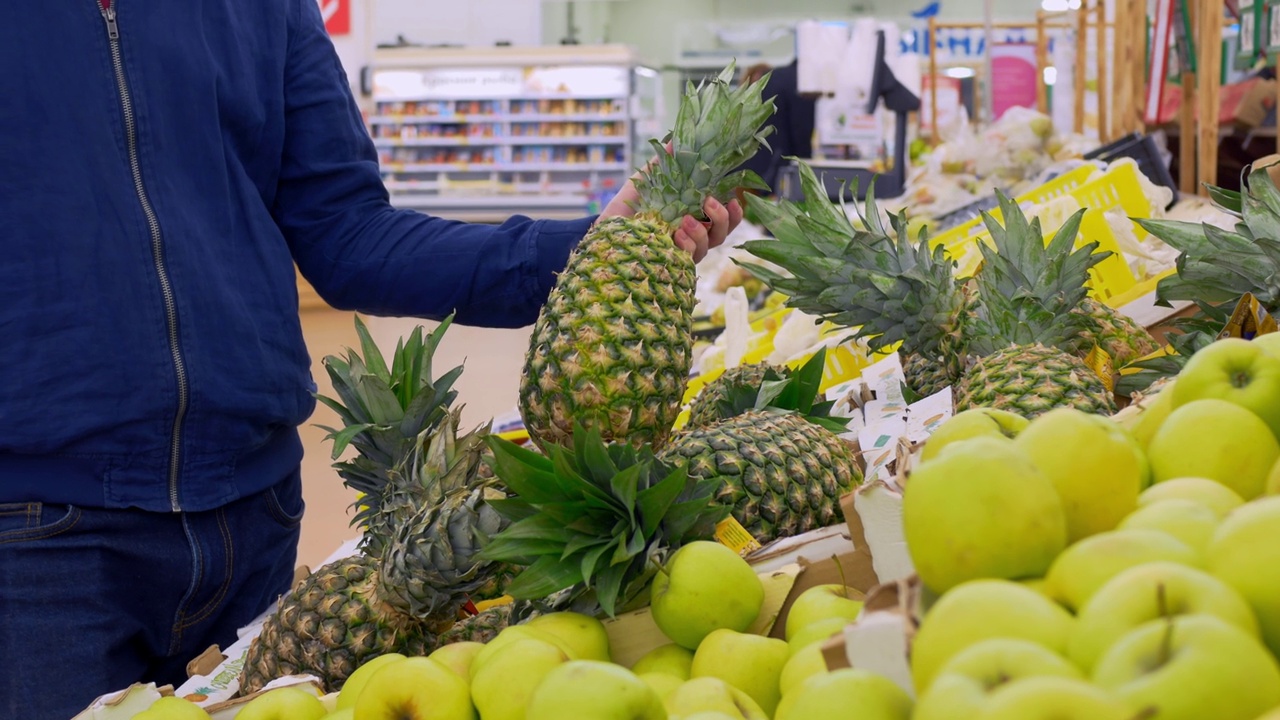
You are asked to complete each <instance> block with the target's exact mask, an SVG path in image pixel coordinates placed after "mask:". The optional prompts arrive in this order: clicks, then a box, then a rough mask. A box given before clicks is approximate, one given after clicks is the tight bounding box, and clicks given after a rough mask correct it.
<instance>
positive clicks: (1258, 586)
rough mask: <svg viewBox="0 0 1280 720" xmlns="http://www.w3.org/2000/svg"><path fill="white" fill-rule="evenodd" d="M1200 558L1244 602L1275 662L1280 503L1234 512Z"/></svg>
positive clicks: (1278, 651) (1279, 628) (1279, 618)
mask: <svg viewBox="0 0 1280 720" xmlns="http://www.w3.org/2000/svg"><path fill="white" fill-rule="evenodd" d="M1205 554H1206V555H1207V557H1208V567H1209V572H1210V573H1212V574H1213V576H1214V577H1216V578H1218V579H1219V580H1222V581H1223V582H1225V583H1226V584H1228V585H1230V586H1231V587H1232V588H1234V589H1235V590H1236V592H1238V593H1240V595H1241V596H1242V597H1244V599H1245V601H1246V602H1248V603H1249V605H1250V606H1251V607H1252V608H1253V612H1254V614H1255V615H1256V616H1257V618H1258V624H1259V625H1260V626H1261V628H1262V639H1263V640H1264V641H1266V643H1267V647H1269V648H1271V652H1273V653H1275V655H1276V657H1280V497H1267V498H1262V499H1260V500H1254V501H1253V502H1251V503H1249V504H1247V505H1244V506H1242V507H1240V509H1238V510H1236V511H1235V512H1233V513H1232V514H1231V516H1230V517H1228V518H1227V519H1226V520H1224V521H1223V522H1222V525H1220V526H1219V527H1218V531H1217V532H1216V533H1214V536H1213V541H1212V542H1210V543H1209V549H1208V550H1207V551H1206V553H1205Z"/></svg>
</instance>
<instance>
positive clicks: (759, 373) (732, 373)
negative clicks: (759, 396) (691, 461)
mask: <svg viewBox="0 0 1280 720" xmlns="http://www.w3.org/2000/svg"><path fill="white" fill-rule="evenodd" d="M790 374H791V371H790V370H789V369H788V368H786V367H783V366H779V365H768V364H764V363H755V364H752V365H739V366H738V367H735V368H729V369H728V370H725V371H724V372H723V373H722V374H721V375H720V376H719V377H717V378H716V379H715V380H712V381H711V382H709V383H707V384H706V386H705V387H703V388H702V392H700V393H698V395H697V397H695V398H694V399H693V402H691V403H689V426H690V427H703V426H706V425H710V424H711V423H713V422H715V421H717V420H719V419H721V415H720V412H719V408H720V406H721V405H722V404H724V403H726V402H732V397H733V396H734V393H735V392H736V391H739V390H747V391H748V392H750V393H751V395H753V396H754V395H755V394H756V392H758V391H759V389H760V386H761V385H762V384H764V383H765V382H766V381H776V380H781V379H783V378H785V377H787V376H789V375H790Z"/></svg>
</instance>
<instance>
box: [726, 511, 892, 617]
mask: <svg viewBox="0 0 1280 720" xmlns="http://www.w3.org/2000/svg"><path fill="white" fill-rule="evenodd" d="M748 560H749V561H750V562H751V563H752V564H753V565H754V566H756V567H757V568H773V567H775V566H789V565H795V566H796V567H797V568H798V570H799V572H798V575H797V576H796V578H795V580H794V582H793V583H792V584H791V587H790V592H789V593H788V594H787V596H786V598H785V599H784V601H783V602H782V603H781V604H780V607H779V609H778V614H777V617H776V618H775V620H774V622H773V626H772V628H771V630H770V632H769V636H770V637H774V638H784V637H785V635H786V633H785V630H786V627H787V613H789V612H790V610H791V605H792V604H793V603H795V600H796V598H797V597H799V596H800V594H801V593H803V592H804V591H805V590H808V589H809V588H812V587H816V586H818V585H832V584H840V583H843V584H845V585H848V586H849V587H852V588H854V589H856V590H858V591H859V592H863V593H866V592H867V591H869V590H870V589H871V588H873V587H875V586H876V583H877V580H876V575H875V571H874V570H873V569H872V567H871V556H870V554H869V553H867V552H866V551H865V549H859V548H858V547H857V546H855V545H854V543H853V542H852V541H851V540H850V539H849V532H848V528H847V527H846V526H844V525H833V526H831V527H827V528H821V529H819V530H814V531H812V532H808V533H805V534H803V535H797V536H796V537H793V538H785V539H783V540H779V541H777V542H774V543H771V544H769V545H768V546H766V547H764V548H762V549H761V550H759V551H758V552H756V553H755V554H754V555H752V556H751V557H749V558H748Z"/></svg>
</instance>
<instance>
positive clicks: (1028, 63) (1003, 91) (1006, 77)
mask: <svg viewBox="0 0 1280 720" xmlns="http://www.w3.org/2000/svg"><path fill="white" fill-rule="evenodd" d="M1038 74H1039V73H1038V71H1037V70H1036V46H1035V45H1033V44H1031V43H1009V44H999V45H993V46H992V47H991V102H992V111H993V112H994V113H995V117H996V119H999V118H1000V116H1002V115H1004V114H1005V112H1007V111H1008V110H1009V109H1010V108H1015V107H1026V108H1033V107H1035V106H1036V80H1037V79H1038V77H1037V75H1038Z"/></svg>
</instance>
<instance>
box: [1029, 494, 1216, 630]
mask: <svg viewBox="0 0 1280 720" xmlns="http://www.w3.org/2000/svg"><path fill="white" fill-rule="evenodd" d="M1214 484H1215V485H1217V483H1214ZM1218 487H1222V486H1221V485H1218ZM1223 489H1224V490H1225V489H1226V488H1223ZM1160 560H1164V561H1168V562H1175V563H1179V564H1181V565H1190V566H1192V567H1199V566H1201V565H1202V564H1203V561H1202V560H1201V557H1200V554H1199V553H1197V552H1196V551H1194V550H1192V549H1191V548H1189V547H1187V545H1186V543H1184V542H1182V541H1181V540H1178V539H1177V538H1175V537H1173V536H1172V535H1170V534H1168V533H1164V532H1160V531H1158V530H1145V529H1130V530H1111V531H1109V532H1104V533H1098V534H1097V535H1094V536H1092V537H1087V538H1085V539H1084V540H1081V541H1080V542H1078V543H1076V544H1074V545H1072V546H1071V547H1069V548H1067V549H1066V550H1063V551H1062V554H1061V555H1059V556H1058V559H1057V560H1054V561H1053V565H1051V566H1049V574H1048V575H1047V576H1046V580H1047V583H1048V591H1049V596H1050V597H1052V598H1053V599H1054V600H1057V601H1058V602H1060V603H1062V604H1063V605H1065V606H1066V607H1067V608H1068V609H1069V610H1072V611H1076V610H1079V609H1080V608H1081V607H1083V606H1084V604H1085V603H1086V602H1088V600H1089V598H1090V597H1092V596H1093V594H1094V593H1095V592H1097V591H1098V588H1100V587H1102V586H1103V585H1106V584H1107V581H1108V580H1110V579H1111V578H1113V577H1115V576H1116V575H1119V574H1120V573H1121V572H1123V571H1125V570H1128V569H1129V568H1131V567H1135V566H1138V565H1143V564H1146V563H1149V562H1157V561H1160Z"/></svg>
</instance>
